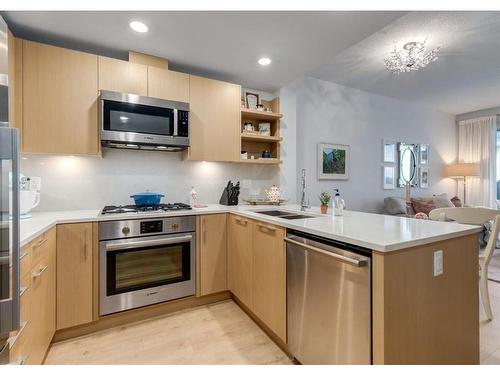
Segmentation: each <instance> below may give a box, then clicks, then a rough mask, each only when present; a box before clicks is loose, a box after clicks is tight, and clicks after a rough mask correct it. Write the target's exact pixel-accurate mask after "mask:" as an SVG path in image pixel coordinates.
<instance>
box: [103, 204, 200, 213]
mask: <svg viewBox="0 0 500 375" xmlns="http://www.w3.org/2000/svg"><path fill="white" fill-rule="evenodd" d="M190 209H191V206H190V205H188V204H185V203H166V204H163V203H161V204H157V205H146V206H137V205H135V204H131V205H127V206H106V207H104V208H103V209H102V211H101V215H109V214H126V213H134V212H135V213H142V212H166V211H182V210H190Z"/></svg>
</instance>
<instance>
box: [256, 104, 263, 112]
mask: <svg viewBox="0 0 500 375" xmlns="http://www.w3.org/2000/svg"><path fill="white" fill-rule="evenodd" d="M257 111H261V112H264V105H262V104H257Z"/></svg>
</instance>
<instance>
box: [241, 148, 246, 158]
mask: <svg viewBox="0 0 500 375" xmlns="http://www.w3.org/2000/svg"><path fill="white" fill-rule="evenodd" d="M241 159H242V160H247V159H248V152H247V151H246V150H241Z"/></svg>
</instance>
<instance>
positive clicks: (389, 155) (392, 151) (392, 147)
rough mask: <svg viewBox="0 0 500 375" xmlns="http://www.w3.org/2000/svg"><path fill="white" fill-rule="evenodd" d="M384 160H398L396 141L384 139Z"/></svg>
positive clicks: (391, 161) (388, 161)
mask: <svg viewBox="0 0 500 375" xmlns="http://www.w3.org/2000/svg"><path fill="white" fill-rule="evenodd" d="M382 161H383V162H384V163H395V162H396V142H394V141H388V140H383V142H382Z"/></svg>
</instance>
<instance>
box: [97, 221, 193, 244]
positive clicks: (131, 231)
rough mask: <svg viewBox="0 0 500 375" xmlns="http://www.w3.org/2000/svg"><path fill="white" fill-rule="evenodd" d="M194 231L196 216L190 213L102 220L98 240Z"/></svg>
mask: <svg viewBox="0 0 500 375" xmlns="http://www.w3.org/2000/svg"><path fill="white" fill-rule="evenodd" d="M195 231H196V217H195V216H192V215H190V216H169V217H163V218H161V217H156V218H151V219H142V220H141V219H135V220H117V221H102V222H100V223H99V241H104V240H112V239H119V238H133V237H142V236H155V235H160V234H173V233H183V232H195Z"/></svg>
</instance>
